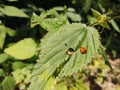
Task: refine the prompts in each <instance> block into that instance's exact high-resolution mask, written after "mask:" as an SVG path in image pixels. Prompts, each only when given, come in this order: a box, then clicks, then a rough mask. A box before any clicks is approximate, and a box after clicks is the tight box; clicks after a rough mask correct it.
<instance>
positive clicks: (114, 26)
mask: <svg viewBox="0 0 120 90" xmlns="http://www.w3.org/2000/svg"><path fill="white" fill-rule="evenodd" d="M109 23H110V24H111V25H112V26H113V28H114V29H115V30H116V31H117V32H119V33H120V28H119V27H118V25H117V23H116V22H115V21H114V20H113V19H112V20H109Z"/></svg>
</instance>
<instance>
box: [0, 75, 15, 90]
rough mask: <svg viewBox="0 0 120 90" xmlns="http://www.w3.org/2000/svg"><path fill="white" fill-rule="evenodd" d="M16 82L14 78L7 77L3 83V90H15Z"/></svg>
mask: <svg viewBox="0 0 120 90" xmlns="http://www.w3.org/2000/svg"><path fill="white" fill-rule="evenodd" d="M14 86H15V81H14V79H13V77H11V76H7V77H5V79H4V80H3V81H2V90H14Z"/></svg>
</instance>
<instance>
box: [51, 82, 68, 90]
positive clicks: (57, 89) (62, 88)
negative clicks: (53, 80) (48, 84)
mask: <svg viewBox="0 0 120 90" xmlns="http://www.w3.org/2000/svg"><path fill="white" fill-rule="evenodd" d="M49 90H50V89H49ZM51 90H68V89H67V86H66V85H65V83H64V82H61V83H58V84H55V86H54V87H53V88H52V89H51Z"/></svg>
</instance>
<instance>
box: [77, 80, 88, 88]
mask: <svg viewBox="0 0 120 90" xmlns="http://www.w3.org/2000/svg"><path fill="white" fill-rule="evenodd" d="M76 87H77V88H78V90H90V89H89V88H88V86H87V85H86V84H85V83H84V82H83V81H82V80H77V82H76Z"/></svg>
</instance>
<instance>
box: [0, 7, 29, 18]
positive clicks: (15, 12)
mask: <svg viewBox="0 0 120 90" xmlns="http://www.w3.org/2000/svg"><path fill="white" fill-rule="evenodd" d="M0 11H1V12H2V13H3V14H5V15H7V16H15V17H24V18H28V15H27V14H25V13H24V12H23V11H22V10H20V9H18V8H17V7H14V6H9V5H4V6H3V7H0Z"/></svg>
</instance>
